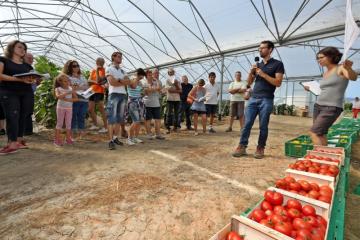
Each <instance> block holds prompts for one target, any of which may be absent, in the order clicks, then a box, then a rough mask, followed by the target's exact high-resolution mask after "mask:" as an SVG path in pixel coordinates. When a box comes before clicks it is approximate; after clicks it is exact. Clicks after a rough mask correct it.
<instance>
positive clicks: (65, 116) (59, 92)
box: [54, 73, 77, 146]
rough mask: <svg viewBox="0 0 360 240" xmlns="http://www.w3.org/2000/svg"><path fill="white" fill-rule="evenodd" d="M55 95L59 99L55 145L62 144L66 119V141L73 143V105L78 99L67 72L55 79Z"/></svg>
mask: <svg viewBox="0 0 360 240" xmlns="http://www.w3.org/2000/svg"><path fill="white" fill-rule="evenodd" d="M54 88H55V97H56V98H57V99H58V101H57V105H56V129H55V140H54V144H55V146H62V145H63V142H62V138H61V136H60V135H61V129H62V127H63V124H64V120H65V127H66V143H67V144H73V143H74V142H73V140H72V138H71V120H72V105H73V102H76V101H77V95H76V92H75V91H73V89H72V88H71V87H70V80H69V78H68V76H67V75H66V74H63V73H62V74H60V75H59V76H57V77H56V79H55V84H54Z"/></svg>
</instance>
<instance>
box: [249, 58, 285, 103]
mask: <svg viewBox="0 0 360 240" xmlns="http://www.w3.org/2000/svg"><path fill="white" fill-rule="evenodd" d="M258 67H259V68H260V69H261V70H262V71H263V72H264V73H266V74H267V75H269V76H270V77H273V78H274V77H275V74H276V73H284V72H285V70H284V64H283V63H282V62H280V61H279V60H276V59H273V58H270V59H269V61H268V62H267V63H266V64H265V63H264V61H261V63H259V65H258ZM275 89H276V86H274V85H272V84H271V83H269V82H268V81H266V80H265V79H264V78H262V77H260V76H259V75H257V76H256V78H255V86H254V89H253V92H252V96H253V97H255V98H274V92H275Z"/></svg>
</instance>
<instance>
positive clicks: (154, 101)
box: [141, 79, 162, 107]
mask: <svg viewBox="0 0 360 240" xmlns="http://www.w3.org/2000/svg"><path fill="white" fill-rule="evenodd" d="M141 83H142V85H143V88H144V90H146V89H147V88H157V87H158V86H160V87H162V85H161V82H160V81H159V80H155V79H154V80H153V82H152V83H151V84H149V83H148V81H147V80H146V79H143V80H141ZM143 100H144V104H145V107H160V93H159V92H151V93H150V94H148V95H145V96H144V97H143Z"/></svg>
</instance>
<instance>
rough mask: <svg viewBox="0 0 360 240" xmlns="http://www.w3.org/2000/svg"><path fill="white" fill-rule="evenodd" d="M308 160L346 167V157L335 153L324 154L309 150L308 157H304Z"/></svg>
mask: <svg viewBox="0 0 360 240" xmlns="http://www.w3.org/2000/svg"><path fill="white" fill-rule="evenodd" d="M303 158H305V159H308V160H320V161H325V163H329V162H330V163H337V164H338V165H342V166H343V165H344V160H345V156H343V155H341V154H335V153H324V152H320V151H315V150H308V151H307V152H306V155H305V156H304V157H303Z"/></svg>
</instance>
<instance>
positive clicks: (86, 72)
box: [81, 70, 90, 79]
mask: <svg viewBox="0 0 360 240" xmlns="http://www.w3.org/2000/svg"><path fill="white" fill-rule="evenodd" d="M81 73H82V75H83V76H84V78H85V79H89V77H90V71H89V70H85V71H81Z"/></svg>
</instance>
